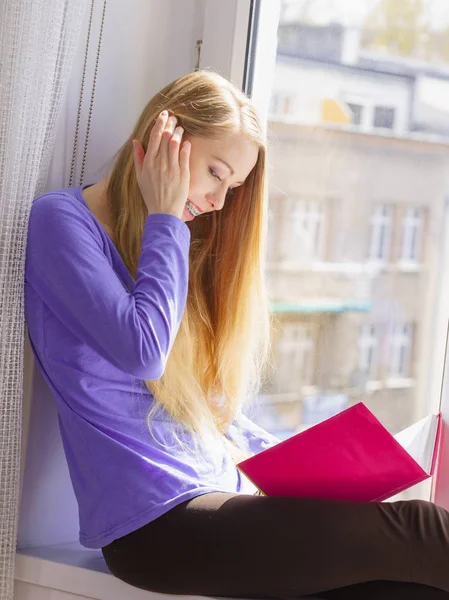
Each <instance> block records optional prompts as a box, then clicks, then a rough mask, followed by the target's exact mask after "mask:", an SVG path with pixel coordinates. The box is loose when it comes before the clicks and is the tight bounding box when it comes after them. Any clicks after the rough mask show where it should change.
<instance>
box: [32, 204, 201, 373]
mask: <svg viewBox="0 0 449 600" xmlns="http://www.w3.org/2000/svg"><path fill="white" fill-rule="evenodd" d="M103 243H104V242H103V240H102V238H101V235H100V234H99V232H98V231H97V229H96V227H95V223H94V222H93V221H92V218H91V217H90V215H89V214H88V213H87V211H86V209H85V208H84V207H83V206H82V205H78V202H76V201H73V199H71V198H69V197H67V196H65V195H64V194H61V193H58V194H57V193H55V194H52V193H50V194H45V195H44V196H41V197H39V198H37V199H36V200H35V201H34V202H33V205H32V208H31V214H30V220H29V227H28V244H27V255H26V268H25V279H26V284H27V285H30V286H31V287H32V288H33V290H34V291H35V293H37V294H38V295H39V296H40V298H41V299H42V300H43V302H44V303H45V304H46V305H47V306H48V308H49V310H50V311H51V312H52V313H53V314H54V315H55V316H56V317H57V318H58V319H60V321H61V322H63V323H64V325H65V326H66V327H67V328H68V329H70V330H71V332H72V333H73V334H75V335H76V336H77V337H78V338H79V339H80V340H82V341H83V342H85V343H86V344H89V345H90V346H91V347H92V348H93V349H94V350H95V351H97V352H98V353H99V354H100V355H101V356H103V357H104V358H105V359H107V360H108V361H110V362H111V363H112V364H114V365H115V366H116V367H118V368H119V369H121V370H122V371H124V372H126V373H129V374H130V375H133V376H135V377H137V378H140V379H158V378H159V377H161V376H162V374H163V372H164V369H165V364H166V360H167V358H168V354H169V352H170V349H171V346H172V344H173V342H174V339H175V336H176V334H177V331H178V328H179V324H180V322H181V318H182V314H183V312H184V308H185V303H186V299H187V289H188V254H189V245H190V231H189V229H188V227H187V226H186V225H185V223H183V222H182V221H181V220H180V219H178V218H177V217H175V216H173V215H168V214H152V215H149V216H148V217H147V219H146V221H145V228H144V232H143V237H142V252H141V256H140V260H139V265H138V278H137V280H136V281H135V284H134V290H133V291H132V293H129V291H128V290H127V289H126V288H125V286H124V285H123V283H122V282H121V280H120V279H119V277H118V276H117V274H116V273H115V271H114V269H113V268H112V266H111V264H110V263H109V261H108V259H107V257H106V255H105V253H104V250H103ZM32 308H33V307H31V309H32Z"/></svg>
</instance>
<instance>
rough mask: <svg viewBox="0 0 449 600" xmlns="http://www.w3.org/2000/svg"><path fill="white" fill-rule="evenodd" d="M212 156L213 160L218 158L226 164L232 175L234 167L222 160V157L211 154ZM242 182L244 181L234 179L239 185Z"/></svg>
mask: <svg viewBox="0 0 449 600" xmlns="http://www.w3.org/2000/svg"><path fill="white" fill-rule="evenodd" d="M212 158H215V160H219V161H220V162H222V163H223V164H224V165H226V166H227V167H228V169H229V170H230V171H231V175H234V169H233V168H232V167H231V165H230V164H228V163H227V162H226V161H225V160H223V159H222V158H220V157H219V156H213V157H212ZM242 183H245V182H244V181H236V185H240V184H242Z"/></svg>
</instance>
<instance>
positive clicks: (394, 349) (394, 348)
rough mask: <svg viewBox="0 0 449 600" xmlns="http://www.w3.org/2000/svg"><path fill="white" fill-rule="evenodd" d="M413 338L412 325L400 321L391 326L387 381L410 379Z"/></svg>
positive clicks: (413, 329)
mask: <svg viewBox="0 0 449 600" xmlns="http://www.w3.org/2000/svg"><path fill="white" fill-rule="evenodd" d="M414 337H415V328H414V325H413V323H406V322H403V321H401V322H396V323H394V324H393V326H392V328H391V332H390V339H389V349H390V351H389V364H388V375H389V379H409V378H410V376H411V368H412V364H411V358H412V352H413V344H414Z"/></svg>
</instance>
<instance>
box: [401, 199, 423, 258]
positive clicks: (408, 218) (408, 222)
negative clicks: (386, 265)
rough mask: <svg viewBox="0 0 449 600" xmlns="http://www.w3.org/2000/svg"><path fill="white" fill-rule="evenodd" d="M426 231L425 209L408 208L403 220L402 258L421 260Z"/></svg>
mask: <svg viewBox="0 0 449 600" xmlns="http://www.w3.org/2000/svg"><path fill="white" fill-rule="evenodd" d="M423 231H424V210H423V209H422V208H408V209H407V211H406V213H405V215H404V220H403V235H402V250H401V260H403V261H407V262H416V263H417V262H419V261H420V260H421V248H422V241H423Z"/></svg>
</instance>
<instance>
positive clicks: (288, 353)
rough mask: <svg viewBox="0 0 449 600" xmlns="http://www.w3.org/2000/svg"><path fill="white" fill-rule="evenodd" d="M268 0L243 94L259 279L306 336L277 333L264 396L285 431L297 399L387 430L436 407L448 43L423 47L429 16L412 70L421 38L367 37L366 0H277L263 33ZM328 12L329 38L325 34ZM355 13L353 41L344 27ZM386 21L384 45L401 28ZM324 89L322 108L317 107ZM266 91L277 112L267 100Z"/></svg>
mask: <svg viewBox="0 0 449 600" xmlns="http://www.w3.org/2000/svg"><path fill="white" fill-rule="evenodd" d="M280 1H281V3H283V2H284V0H280ZM429 2H430V0H429ZM435 2H436V3H437V4H441V5H442V6H443V5H445V4H447V0H435ZM427 3H428V2H424V4H427ZM275 4H276V3H275V2H273V3H272V2H266V3H263V2H262V3H260V5H261V7H262V6H263V9H262V10H261V13H260V14H261V20H260V21H259V23H258V24H259V29H258V32H259V47H258V50H257V52H256V54H257V56H256V60H255V61H254V82H255V86H254V90H253V91H254V95H253V98H254V99H257V97H258V98H260V103H259V106H260V108H261V109H263V110H264V114H267V115H268V119H267V123H266V125H267V131H268V132H269V136H268V138H267V139H268V145H269V148H268V153H269V157H270V158H269V160H270V162H271V165H272V166H273V169H272V172H271V177H270V180H269V191H268V202H269V205H270V209H271V211H272V215H273V221H272V222H271V223H270V226H269V230H268V236H269V238H270V237H272V236H273V238H274V237H275V241H274V239H273V244H275V250H274V251H273V256H276V260H273V261H272V263H271V264H270V269H269V271H268V273H267V275H268V284H269V287H270V292H271V297H272V298H276V302H273V305H272V306H273V310H277V311H279V312H278V314H276V318H278V319H279V318H281V319H283V320H291V321H294V320H295V321H297V322H301V323H302V326H304V323H305V322H306V321H310V322H311V323H312V324H313V329H312V332H311V335H310V337H308V335H307V334H306V333H305V332H304V330H303V331H302V333H301V337H300V341H299V342H298V343H299V346H300V347H301V348H302V350H300V349H297V350H294V344H293V342H292V343H290V350H289V349H288V348H289V341H288V340H289V334H286V338H285V339H284V344H283V348H284V349H283V350H282V351H279V352H278V353H277V354H276V357H277V358H279V361H278V362H277V365H276V366H277V369H278V371H279V372H278V377H279V382H280V389H282V390H283V389H288V390H289V392H288V393H286V394H285V397H284V395H281V394H279V396H281V397H277V398H276V399H275V400H273V402H272V405H273V406H276V411H277V412H278V413H279V414H280V415H282V417H283V419H284V421H283V422H285V424H287V423H288V422H291V425H292V427H296V423H297V420H298V419H303V418H304V419H306V418H307V415H306V412H307V411H306V410H304V409H305V408H307V398H310V397H313V398H323V397H326V398H328V397H329V396H332V397H333V396H339V395H341V396H342V397H347V398H349V402H350V403H355V402H358V401H361V402H365V403H366V404H368V405H369V407H370V409H371V410H373V412H374V413H375V414H376V416H378V418H379V419H380V420H382V421H383V423H384V424H385V426H386V427H387V429H388V430H390V431H391V432H392V433H397V432H398V431H400V430H401V429H405V428H406V427H408V426H410V425H411V424H412V423H414V422H416V421H417V420H418V419H420V418H422V417H425V416H426V415H428V414H430V413H436V412H438V410H439V400H440V392H441V383H442V376H443V370H444V368H445V341H446V338H445V333H446V329H447V324H448V318H449V301H448V298H449V283H448V278H447V277H446V273H447V272H448V270H449V244H447V243H446V241H445V238H446V237H447V236H446V235H445V234H446V232H447V231H448V230H449V229H448V223H449V209H448V207H447V201H446V199H447V198H448V196H449V182H448V179H447V177H444V176H441V177H437V176H435V174H436V173H440V174H442V173H445V172H449V154H448V153H447V152H446V151H445V149H443V147H444V148H446V147H447V146H448V144H449V133H448V130H447V128H445V120H444V115H443V112H444V111H443V112H442V111H441V106H440V104H441V102H440V103H438V102H436V100H435V98H437V99H438V98H440V99H441V98H442V97H443V90H444V89H446V87H447V89H449V84H448V82H447V81H446V79H445V76H446V75H445V74H446V71H447V69H448V68H449V54H448V55H446V57H444V56H443V53H442V51H440V50H439V49H438V48H437V46H438V44H436V41H437V39H438V36H439V33H438V25H437V24H432V23H430V22H429V28H428V29H429V31H428V33H429V35H428V36H427V37H426V40H424V38H423V40H418V39H417V40H416V44H417V45H419V44H429V48H430V47H431V49H433V50H432V52H430V51H429V52H423V53H422V54H421V56H422V57H425V56H426V57H432V58H430V59H428V60H427V59H423V61H422V62H420V66H419V68H420V69H422V70H423V72H427V73H432V77H430V75H429V76H426V77H425V78H421V77H419V78H418V79H416V78H415V77H414V76H410V75H411V72H412V71H413V72H414V70H415V68H416V65H417V63H416V56H418V54H419V51H420V50H421V51H422V50H423V48H413V49H411V52H410V55H409V56H405V53H402V52H401V53H395V54H394V55H393V54H392V53H391V52H389V50H388V48H385V47H383V42H382V40H383V36H384V33H385V32H384V28H383V25H382V23H381V19H380V20H379V22H374V20H373V19H372V18H371V13H370V8H369V7H368V4H370V5H372V4H375V2H374V0H373V2H371V1H370V2H361V3H360V2H355V3H350V2H348V1H347V0H333V1H332V16H330V15H328V14H327V13H326V12H325V11H324V12H323V11H321V12H320V10H319V8H316V7H314V8H313V9H310V10H307V11H305V10H302V9H303V8H304V7H303V6H302V5H303V4H304V1H303V0H289V1H288V4H289V7H290V8H291V16H292V18H291V20H290V21H287V20H286V19H285V20H283V18H282V16H281V18H280V22H279V23H278V25H277V28H276V31H275V26H274V25H273V24H272V23H273V21H274V13H275V9H274V5H275ZM306 4H310V2H306ZM312 4H317V3H316V2H312ZM318 4H319V3H318ZM377 4H379V3H377ZM381 4H382V3H381ZM384 4H385V3H384ZM393 4H394V0H393ZM348 5H354V6H353V7H352V8H351V6H348ZM355 5H357V10H356V8H354V7H355ZM364 5H366V6H364ZM384 8H385V7H383V8H382V7H380V8H379V7H378V8H377V9H376V10H378V9H379V10H380V11H381V12H382V11H383V10H384ZM385 10H386V9H385ZM351 11H352V12H351ZM306 12H307V15H306ZM356 13H357V14H356ZM382 14H383V13H382ZM275 18H276V19H278V18H279V16H278V15H276V17H275ZM331 19H333V20H335V22H337V23H339V28H340V29H339V31H340V34H341V35H340V34H339V36H335V35H333V32H334V27H335V26H334V25H332V23H330V22H329V21H330V20H331ZM356 21H357V23H358V24H359V26H360V27H358V29H359V31H358V33H360V36H355V35H353V33H354V32H353V30H352V27H351V26H349V27H348V23H350V22H352V23H355V22H356ZM262 23H264V27H263V26H262ZM397 24H398V28H397V30H395V31H394V32H393V34H392V35H393V37H395V38H396V42H397V43H398V44H399V42H401V41H402V36H403V35H404V31H405V30H404V27H403V26H402V25H401V23H400V20H398V23H397ZM447 25H448V26H449V16H448V23H447ZM287 31H290V32H292V35H291V36H290V37H289V39H288V42H287V41H286V38H285V35H284V34H285V33H286V32H287ZM276 34H279V37H278V38H277V39H276ZM356 38H357V39H356ZM278 40H280V41H281V40H283V41H282V42H281V43H279V45H278ZM329 40H330V41H329ZM414 43H415V42H414ZM270 45H271V46H270ZM269 47H271V48H272V51H271V53H270V52H269V51H268V48H269ZM389 47H390V48H391V47H392V46H389ZM427 50H428V48H427ZM434 50H435V52H436V54H435V52H433V51H434ZM438 53H440V54H441V55H440V56H437V55H438ZM437 80H438V82H437ZM436 82H437V83H438V85H436ZM277 94H283V95H285V94H295V96H294V98H295V100H294V107H292V108H294V112H295V113H296V111H297V114H298V119H293V118H292V119H290V120H289V122H288V123H287V122H286V119H282V118H279V119H277V118H275V117H273V118H270V114H269V111H268V110H267V109H268V106H269V101H270V99H274V98H275V97H276V95H277ZM329 99H333V100H334V104H333V105H332V108H333V110H335V114H334V116H335V118H333V119H327V118H323V115H324V112H325V111H324V110H323V105H324V101H325V100H329ZM273 101H275V100H273ZM275 102H278V109H277V110H278V111H279V112H281V111H282V100H281V99H278V100H276V101H275ZM287 108H288V107H287ZM328 108H329V110H330V106H329V107H328ZM342 108H343V109H344V110H341V109H342ZM338 109H340V110H338ZM343 113H344V114H343ZM299 115H300V117H301V118H299ZM325 116H326V117H327V116H328V115H327V114H326V115H325ZM347 122H349V123H351V122H352V124H351V125H350V126H345V123H347ZM361 132H362V135H361ZM435 133H438V136H436V135H435ZM397 134H400V137H401V139H395V138H396V137H397ZM278 199H280V201H279V202H278ZM430 247H431V249H432V252H427V251H426V249H427V248H430ZM424 255H425V261H426V265H425V267H426V268H425V269H423V268H420V262H422V261H423V260H424ZM287 257H288V258H289V259H290V260H286V259H287ZM304 259H305V262H303V263H301V261H302V260H304ZM395 263H396V264H395ZM411 273H413V275H411ZM430 283H431V284H432V285H430ZM434 284H435V285H434ZM287 315H288V316H287ZM362 324H363V326H362ZM418 333H419V335H418ZM292 335H293V334H292ZM298 335H299V334H298ZM280 343H281V342H280ZM307 344H308V346H307ZM307 347H308V348H309V349H308V350H306V348H307ZM281 348H282V343H281ZM429 349H431V351H429ZM415 364H417V365H418V364H419V369H416V371H415V370H414V368H413V367H414V365H415ZM297 365H302V366H300V367H297ZM310 365H311V366H310ZM304 373H305V375H304ZM365 384H366V385H365ZM446 387H447V388H448V390H449V386H446ZM273 388H274V386H273ZM423 390H424V391H425V393H424V394H423ZM374 392H375V394H374ZM273 395H275V392H274V391H273ZM447 396H448V400H446V403H448V402H449V395H448V394H447ZM312 412H314V407H313V411H312ZM288 429H289V427H287V426H285V430H288ZM446 460H449V456H448V458H447V459H446ZM446 471H447V467H446ZM413 493H415V491H414V492H413ZM418 494H419V492H418ZM429 496H430V494H428V495H426V494H424V497H426V498H428V497H429ZM419 497H421V496H419ZM446 501H447V503H449V499H446Z"/></svg>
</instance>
